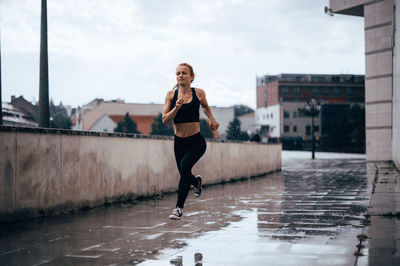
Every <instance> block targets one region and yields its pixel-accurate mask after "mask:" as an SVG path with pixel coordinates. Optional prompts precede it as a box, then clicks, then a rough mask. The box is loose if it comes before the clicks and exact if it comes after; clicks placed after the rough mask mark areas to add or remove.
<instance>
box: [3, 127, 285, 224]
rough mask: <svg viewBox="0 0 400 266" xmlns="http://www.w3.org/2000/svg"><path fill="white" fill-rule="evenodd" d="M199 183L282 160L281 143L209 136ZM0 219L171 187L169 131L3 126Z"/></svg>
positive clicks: (252, 172)
mask: <svg viewBox="0 0 400 266" xmlns="http://www.w3.org/2000/svg"><path fill="white" fill-rule="evenodd" d="M207 146H208V147H207V152H206V154H205V155H204V156H203V158H202V159H201V160H200V161H199V162H198V163H197V164H196V166H195V167H194V169H193V170H194V173H196V174H201V175H202V176H203V177H204V178H203V179H204V184H213V183H219V182H223V181H229V180H232V179H238V178H243V177H246V178H249V177H251V176H256V175H260V174H264V173H268V172H272V171H276V170H279V169H280V168H281V146H280V145H267V144H255V143H233V142H216V141H214V142H207ZM0 150H1V151H2V153H1V154H0V221H4V220H13V219H18V218H27V217H36V216H39V215H41V214H52V213H55V214H57V213H62V212H68V211H70V210H74V209H79V208H82V207H86V206H89V207H93V206H97V205H102V204H104V203H108V202H115V201H119V200H121V199H135V198H137V197H139V196H150V195H155V194H162V193H164V192H173V191H176V189H177V186H178V180H179V176H178V171H177V169H176V163H175V158H174V154H173V140H172V138H169V137H159V138H157V137H144V136H142V135H139V136H136V137H135V136H134V135H130V136H126V135H122V134H114V133H93V132H85V131H60V130H50V131H49V130H43V129H26V128H25V129H23V128H10V127H0Z"/></svg>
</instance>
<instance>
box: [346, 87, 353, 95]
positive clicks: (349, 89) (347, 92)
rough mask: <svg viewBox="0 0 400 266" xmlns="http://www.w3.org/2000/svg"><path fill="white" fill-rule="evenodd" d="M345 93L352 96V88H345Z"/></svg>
mask: <svg viewBox="0 0 400 266" xmlns="http://www.w3.org/2000/svg"><path fill="white" fill-rule="evenodd" d="M346 94H347V96H353V89H352V88H346Z"/></svg>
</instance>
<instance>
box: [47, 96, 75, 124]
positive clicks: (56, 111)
mask: <svg viewBox="0 0 400 266" xmlns="http://www.w3.org/2000/svg"><path fill="white" fill-rule="evenodd" d="M71 126H72V122H71V119H70V118H69V117H68V114H67V110H65V108H64V106H63V105H62V103H60V105H59V106H56V105H54V103H53V100H50V127H51V128H63V129H71Z"/></svg>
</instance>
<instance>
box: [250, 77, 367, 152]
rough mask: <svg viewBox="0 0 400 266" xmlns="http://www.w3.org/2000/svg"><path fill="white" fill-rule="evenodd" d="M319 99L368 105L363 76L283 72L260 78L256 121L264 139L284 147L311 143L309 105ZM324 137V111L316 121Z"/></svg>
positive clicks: (332, 102)
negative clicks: (307, 111)
mask: <svg viewBox="0 0 400 266" xmlns="http://www.w3.org/2000/svg"><path fill="white" fill-rule="evenodd" d="M311 99H315V100H317V101H318V102H319V104H320V105H321V106H322V105H324V104H327V103H329V104H338V105H340V104H347V105H351V104H360V105H363V104H364V76H363V75H315V74H280V75H265V76H261V77H257V109H256V117H255V119H256V124H257V127H258V131H259V134H260V135H261V138H262V140H263V141H267V142H276V141H279V140H280V141H282V143H283V144H284V146H287V145H289V146H294V147H293V148H300V147H299V145H301V144H304V143H305V144H307V142H311V141H312V139H311V132H312V129H311V118H310V117H309V116H307V115H306V113H305V104H306V103H307V102H308V101H310V100H311ZM314 132H315V138H316V140H317V141H318V140H320V139H321V135H322V134H321V133H322V132H321V113H320V114H319V115H318V117H316V119H315V124H314Z"/></svg>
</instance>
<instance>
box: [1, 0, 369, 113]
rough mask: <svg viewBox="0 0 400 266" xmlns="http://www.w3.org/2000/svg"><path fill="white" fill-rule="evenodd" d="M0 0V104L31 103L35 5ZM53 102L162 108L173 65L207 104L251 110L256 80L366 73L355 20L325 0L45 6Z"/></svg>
mask: <svg viewBox="0 0 400 266" xmlns="http://www.w3.org/2000/svg"><path fill="white" fill-rule="evenodd" d="M0 1H1V46H2V47H1V49H2V50H1V52H2V55H1V56H2V82H3V83H2V96H3V101H6V102H9V101H10V98H11V95H15V96H20V95H23V96H24V97H25V98H26V99H27V100H29V101H32V100H35V101H37V100H38V98H39V45H40V2H41V1H39V0H0ZM47 2H48V3H47V5H48V6H47V8H48V38H49V44H48V45H49V88H50V98H52V99H53V101H54V102H55V103H56V104H58V103H59V102H60V101H61V102H62V103H63V104H64V105H72V106H73V107H77V106H78V105H80V106H82V105H83V104H86V103H88V102H90V101H91V100H93V99H94V98H103V99H105V100H111V99H117V98H120V99H123V100H125V102H131V103H133V102H135V103H151V102H153V103H163V102H164V98H165V94H166V92H167V91H168V90H170V89H171V88H172V87H173V86H174V84H175V83H174V82H175V76H174V75H175V68H176V66H177V65H178V64H179V63H181V62H188V63H190V64H191V65H192V66H193V67H194V71H195V73H196V79H195V81H194V83H193V86H195V87H199V88H203V89H204V90H205V91H206V93H207V98H208V101H209V104H210V105H216V106H231V105H234V104H246V105H249V106H251V107H253V108H255V104H256V99H255V94H256V93H255V91H256V87H255V86H256V83H255V80H256V76H257V75H258V76H260V75H265V74H271V75H275V74H280V73H321V74H328V73H329V74H348V73H352V74H353V73H354V74H364V71H365V70H364V64H365V62H364V35H363V26H364V22H363V18H360V17H350V16H342V15H335V16H328V15H326V14H325V13H324V7H325V6H327V5H329V1H328V0H301V1H299V0H186V1H182V0H179V1H178V0H84V1H83V0H48V1H47Z"/></svg>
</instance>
